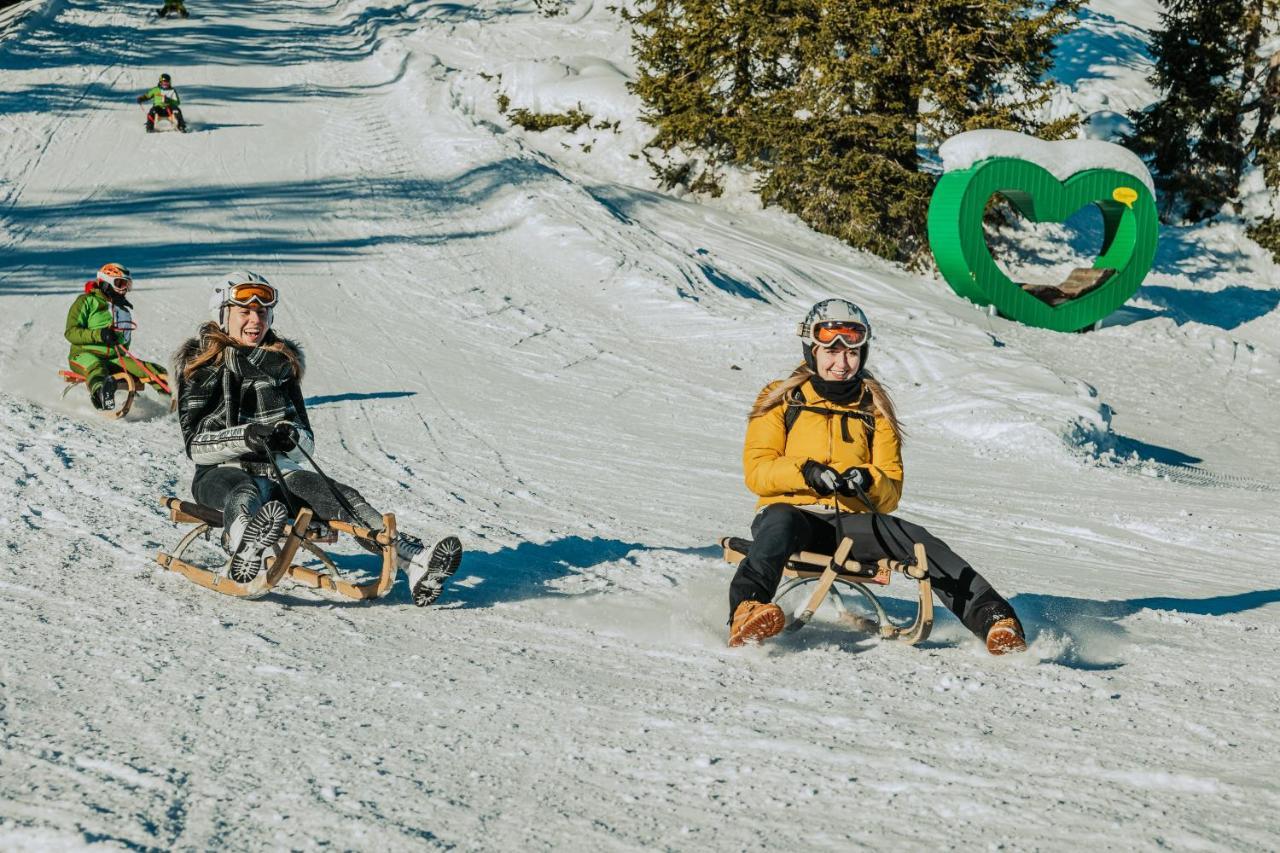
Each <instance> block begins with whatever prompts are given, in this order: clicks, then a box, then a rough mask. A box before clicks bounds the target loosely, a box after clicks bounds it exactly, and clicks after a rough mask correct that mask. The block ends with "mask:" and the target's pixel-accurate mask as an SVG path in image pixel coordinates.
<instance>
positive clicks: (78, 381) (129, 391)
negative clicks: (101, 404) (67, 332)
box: [58, 370, 154, 418]
mask: <svg viewBox="0 0 1280 853" xmlns="http://www.w3.org/2000/svg"><path fill="white" fill-rule="evenodd" d="M58 375H59V376H61V377H62V381H64V382H66V383H67V387H65V388H63V389H62V396H64V397H65V396H67V392H69V391H70V390H71V389H72V388H74V387H76V386H77V385H82V384H84V382H85V378H84V377H83V376H81V375H80V374H79V373H76V372H75V371H74V370H59V371H58ZM111 375H112V376H113V377H115V380H116V393H117V394H118V393H120V389H121V388H124V389H125V391H126V396H125V398H124V402H123V403H121V404H120V405H118V406H116V407H115V409H113V410H112V411H110V412H103V413H102V414H103V415H105V416H106V417H109V418H123V417H124V416H125V415H127V414H129V410H130V409H131V408H133V401H134V398H136V397H137V396H138V392H139V391H141V390H142V386H144V385H147V384H154V383H152V382H151V380H150V379H139V378H138V377H136V376H134V375H133V374H132V373H129V372H128V371H127V370H121V371H119V372H118V373H113V374H111Z"/></svg>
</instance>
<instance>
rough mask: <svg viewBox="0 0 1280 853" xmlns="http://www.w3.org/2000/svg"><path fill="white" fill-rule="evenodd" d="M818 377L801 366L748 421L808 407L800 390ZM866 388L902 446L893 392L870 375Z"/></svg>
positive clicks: (763, 396)
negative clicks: (777, 411) (789, 408)
mask: <svg viewBox="0 0 1280 853" xmlns="http://www.w3.org/2000/svg"><path fill="white" fill-rule="evenodd" d="M814 375H815V374H814V372H813V368H811V367H810V366H809V365H807V364H801V365H800V366H799V367H797V368H796V369H795V370H793V371H791V375H790V376H788V377H787V378H786V379H784V380H782V381H781V382H779V383H778V385H777V387H776V388H773V389H772V390H770V391H769V392H768V393H767V394H761V395H760V399H758V400H756V404H755V405H754V406H752V407H751V413H750V414H749V415H747V417H748V418H758V417H760V416H761V415H763V414H765V413H766V412H769V411H770V410H772V409H775V408H777V407H778V406H781V405H788V406H793V405H794V406H802V405H805V403H804V401H803V400H801V399H800V386H801V385H803V384H804V383H806V382H808V381H809V380H810V379H812V378H813V377H814ZM862 386H863V387H864V388H866V389H867V391H868V392H869V393H870V394H871V406H872V414H874V415H876V416H877V417H881V418H884V419H885V421H887V422H888V424H889V428H890V429H892V430H893V434H894V435H895V436H897V438H898V443H899V444H901V443H902V441H903V438H904V437H905V433H904V432H903V429H902V423H901V421H899V420H898V412H897V410H896V409H895V408H894V406H893V400H892V398H890V397H889V389H888V388H885V387H884V385H883V384H882V383H881V382H880V380H879V379H876V378H875V377H874V376H872V375H871V374H870V373H868V372H867V371H863V373H862Z"/></svg>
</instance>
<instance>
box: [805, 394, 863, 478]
mask: <svg viewBox="0 0 1280 853" xmlns="http://www.w3.org/2000/svg"><path fill="white" fill-rule="evenodd" d="M784 406H785V407H786V408H785V409H784V410H783V412H782V429H783V434H784V435H787V434H790V432H791V428H792V427H793V426H795V424H796V419H797V418H799V417H800V413H801V412H815V413H817V414H819V415H825V416H826V417H831V416H832V415H836V414H838V415H840V433H841V437H842V438H843V439H844V440H845V441H847V442H852V441H853V435H851V434H850V432H849V418H858V419H859V420H861V421H862V425H863V427H864V428H865V429H866V431H867V461H868V462H870V461H871V450H872V447H873V443H874V441H875V437H876V416H875V412H873V411H869V410H867V409H857V410H855V411H851V412H838V411H835V410H833V409H827V408H823V407H821V406H810V405H808V401H807V400H805V398H804V389H802V388H796V389H795V396H794V397H791V398H788V399H786V400H785V401H784Z"/></svg>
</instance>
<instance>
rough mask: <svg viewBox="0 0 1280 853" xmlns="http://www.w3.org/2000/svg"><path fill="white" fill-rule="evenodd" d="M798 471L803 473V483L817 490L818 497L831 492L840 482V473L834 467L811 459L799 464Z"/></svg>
mask: <svg viewBox="0 0 1280 853" xmlns="http://www.w3.org/2000/svg"><path fill="white" fill-rule="evenodd" d="M800 473H801V474H803V475H804V482H805V485H807V486H808V487H809V488H811V489H813V490H814V491H815V492H817V493H818V496H819V497H824V498H825V497H826V496H827V495H830V494H833V493H834V492H835V490H836V486H838V485H839V484H840V473H839V472H838V471H836V469H835V468H832V467H831V466H830V465H823V464H822V463H821V462H818V461H816V460H813V459H810V460H808V461H807V462H805V463H804V465H802V466H800Z"/></svg>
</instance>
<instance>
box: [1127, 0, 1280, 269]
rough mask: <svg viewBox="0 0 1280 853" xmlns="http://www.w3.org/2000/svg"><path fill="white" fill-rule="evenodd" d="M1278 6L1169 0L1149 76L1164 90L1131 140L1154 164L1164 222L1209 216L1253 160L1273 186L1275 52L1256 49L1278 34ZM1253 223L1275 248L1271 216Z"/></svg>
mask: <svg viewBox="0 0 1280 853" xmlns="http://www.w3.org/2000/svg"><path fill="white" fill-rule="evenodd" d="M1278 11H1280V0H1166V3H1165V11H1164V12H1163V13H1162V14H1161V22H1162V24H1163V26H1164V29H1163V30H1161V31H1159V32H1157V33H1156V34H1155V35H1154V36H1153V38H1152V42H1151V52H1152V55H1153V56H1154V58H1155V61H1156V64H1155V72H1154V73H1153V74H1152V77H1151V82H1152V83H1153V84H1155V85H1156V86H1157V87H1159V88H1160V90H1161V91H1162V92H1163V97H1162V98H1161V100H1160V101H1159V102H1157V103H1156V104H1155V105H1154V106H1152V107H1151V108H1149V109H1147V110H1145V111H1143V112H1141V113H1136V114H1134V115H1133V119H1134V129H1133V134H1132V137H1131V138H1130V140H1129V143H1130V145H1131V147H1132V148H1133V149H1134V150H1135V151H1137V152H1138V153H1139V154H1141V155H1143V156H1145V157H1147V158H1148V160H1149V162H1150V164H1151V167H1152V170H1153V171H1154V172H1155V178H1156V186H1157V188H1158V189H1159V190H1160V195H1161V215H1162V217H1163V218H1164V219H1165V220H1166V221H1170V220H1174V219H1178V218H1185V219H1187V220H1190V221H1192V222H1195V221H1199V220H1202V219H1205V218H1207V217H1210V216H1213V215H1215V214H1216V213H1218V212H1219V211H1220V210H1221V209H1222V207H1223V205H1225V204H1226V203H1228V202H1229V201H1231V200H1233V199H1235V198H1236V197H1237V195H1238V193H1239V190H1240V181H1241V178H1242V177H1243V176H1244V174H1245V171H1246V170H1247V169H1248V168H1249V167H1250V166H1255V167H1257V168H1260V169H1261V170H1262V173H1263V177H1264V180H1265V183H1266V185H1267V186H1268V187H1269V188H1271V189H1272V191H1276V190H1280V131H1278V130H1277V128H1276V127H1275V124H1276V121H1275V120H1276V99H1277V95H1280V54H1275V55H1271V56H1270V57H1268V56H1266V55H1264V54H1263V53H1262V52H1261V51H1262V50H1263V48H1264V46H1266V45H1267V44H1268V42H1270V41H1271V40H1273V39H1274V37H1275V36H1276V34H1277V22H1276V15H1277V12H1278ZM1270 49H1271V50H1272V51H1274V50H1275V46H1274V44H1273V45H1272V46H1271V48H1270ZM1251 230H1252V233H1253V234H1254V236H1255V238H1256V239H1258V240H1259V242H1261V243H1264V244H1270V245H1269V248H1271V249H1272V251H1273V252H1275V251H1277V250H1280V240H1277V239H1276V236H1277V234H1278V233H1280V224H1277V223H1276V222H1275V221H1274V220H1273V219H1272V220H1271V221H1270V222H1269V223H1268V221H1267V220H1264V221H1261V222H1257V223H1254V224H1253V226H1252V229H1251Z"/></svg>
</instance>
